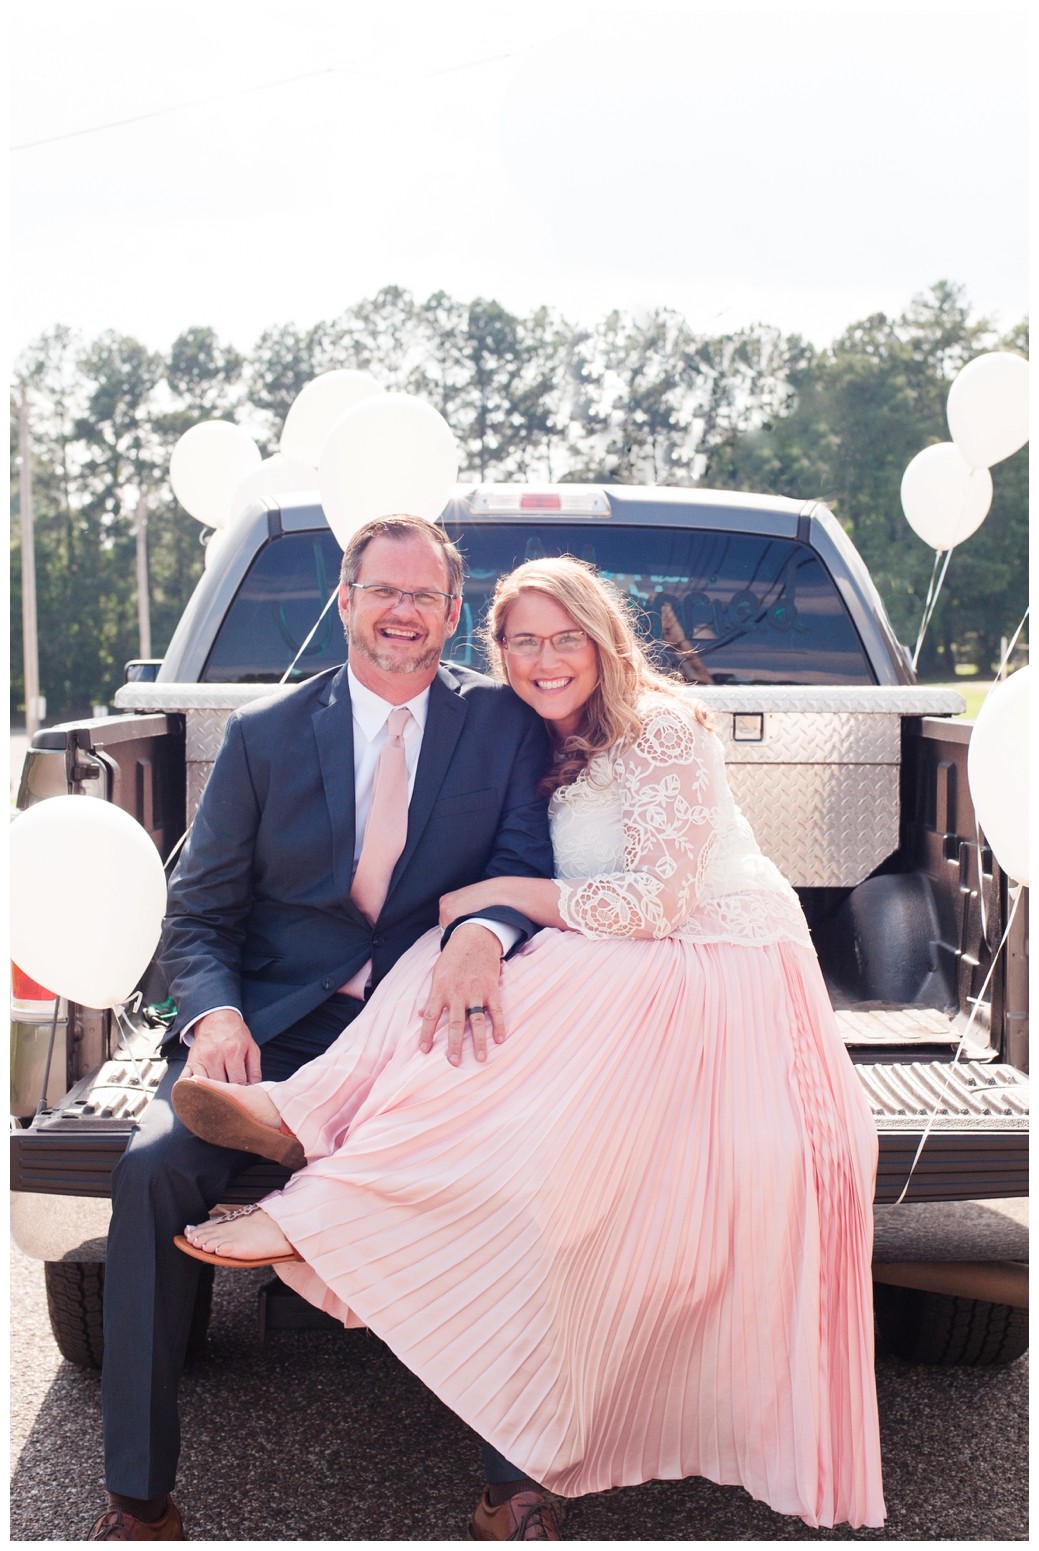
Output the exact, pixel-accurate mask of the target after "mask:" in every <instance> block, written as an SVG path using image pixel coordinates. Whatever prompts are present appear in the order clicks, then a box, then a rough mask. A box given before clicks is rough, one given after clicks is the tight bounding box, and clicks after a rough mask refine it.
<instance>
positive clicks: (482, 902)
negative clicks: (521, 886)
mask: <svg viewBox="0 0 1039 1551" xmlns="http://www.w3.org/2000/svg"><path fill="white" fill-rule="evenodd" d="M508 881H509V880H508V879H507V878H485V879H484V881H483V882H482V883H469V884H467V885H466V887H465V888H464V889H452V891H451V893H450V894H441V896H440V925H441V926H444V927H447V926H450V925H451V922H452V921H457V920H458V919H459V917H460V916H471V915H478V914H479V912H480V911H481V910H488V909H489V908H490V907H491V905H507V904H508V903H509V901H508V900H507V899H506V898H505V893H506V889H505V885H506V883H507V882H508Z"/></svg>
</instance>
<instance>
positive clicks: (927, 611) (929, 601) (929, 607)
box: [913, 549, 952, 673]
mask: <svg viewBox="0 0 1039 1551" xmlns="http://www.w3.org/2000/svg"><path fill="white" fill-rule="evenodd" d="M944 553H945V560H944V562H943V561H942V551H941V550H940V549H936V550H935V552H934V565H933V566H932V567H931V581H930V585H929V586H928V589H927V597H926V599H925V601H924V617H923V619H921V621H920V634H919V635H918V636H917V638H916V646H915V647H914V649H913V672H914V673H915V672H916V665H917V663H918V661H919V660H920V648H921V646H922V645H923V644H924V636H925V634H926V632H927V627H928V625H929V624H930V623H931V615H932V614H933V613H934V606H935V604H936V603H937V602H938V594H939V593H940V592H941V590H942V583H943V582H944V581H945V573H946V571H947V570H948V569H949V561H950V560H951V559H952V550H951V549H947V550H945V552H944ZM939 566H941V568H942V574H941V575H940V576H938V567H939ZM936 576H938V580H937V583H936V582H935V577H936Z"/></svg>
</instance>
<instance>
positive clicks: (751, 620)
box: [11, 485, 1028, 1366]
mask: <svg viewBox="0 0 1039 1551" xmlns="http://www.w3.org/2000/svg"><path fill="white" fill-rule="evenodd" d="M441 520H442V522H443V523H444V525H445V527H446V529H447V530H448V531H449V532H450V534H451V535H452V537H453V538H455V539H456V541H457V542H458V543H459V544H460V546H461V548H462V550H463V552H464V554H465V557H466V568H467V581H466V587H465V600H464V606H463V612H462V618H461V621H460V625H459V629H458V632H457V634H456V636H455V638H454V640H453V641H452V643H451V650H452V656H453V657H454V658H455V659H456V660H458V661H461V662H463V663H467V664H470V665H474V666H477V667H479V666H482V661H481V658H480V653H479V649H478V646H477V645H476V627H477V625H478V623H479V620H480V617H481V614H482V612H483V610H484V607H485V605H486V602H487V599H488V596H489V593H490V591H491V589H492V588H493V585H494V582H495V579H496V578H497V577H498V576H499V575H500V574H501V573H502V572H503V571H505V570H507V569H509V568H511V567H512V566H513V565H515V564H516V563H518V562H519V561H521V560H523V559H526V558H530V557H532V556H537V555H541V554H560V553H570V554H575V555H578V556H582V557H584V558H586V559H588V560H590V561H592V562H594V563H595V564H596V565H597V566H598V567H599V568H600V569H601V570H602V571H603V572H605V573H606V574H608V575H609V576H611V577H612V578H613V579H614V581H616V582H617V583H618V584H619V585H620V586H621V587H622V589H623V590H624V591H625V592H626V593H628V594H630V595H631V596H632V597H633V598H635V599H637V601H638V603H639V605H640V607H641V609H642V612H643V615H644V619H645V623H646V626H647V629H648V630H649V631H650V632H651V634H652V636H653V638H654V640H655V641H656V642H657V643H658V650H659V653H660V657H661V660H662V661H663V662H664V663H665V664H667V665H670V666H671V667H672V668H673V669H675V670H676V671H677V672H678V673H679V674H680V675H681V676H682V677H683V678H685V679H686V680H687V681H688V683H689V686H690V693H692V694H695V695H697V696H698V697H700V699H701V700H702V701H703V703H704V704H705V705H706V707H707V708H708V710H709V712H710V713H711V717H712V722H713V725H714V728H715V730H716V732H717V734H718V736H719V737H720V738H721V739H722V740H723V742H724V745H725V750H726V758H727V764H728V769H729V774H730V779H731V782H732V785H733V788H734V790H735V794H736V799H737V801H738V802H739V803H740V805H741V807H742V808H743V810H744V812H745V813H746V814H747V816H748V818H749V820H750V822H751V824H752V826H753V828H754V831H755V833H756V835H757V837H758V840H759V843H760V844H761V846H762V848H763V850H764V851H765V852H766V853H767V854H768V855H770V856H771V857H772V858H773V860H775V861H776V863H777V864H778V865H779V867H780V868H781V870H782V871H783V872H784V873H785V875H786V876H787V878H788V879H789V880H790V882H791V883H792V884H793V885H794V886H795V888H796V889H797V890H798V893H799V895H800V897H801V900H802V902H803V905H804V907H805V911H806V914H807V917H808V921H809V924H810V926H811V929H812V933H813V937H814V940H815V943H816V947H817V950H818V952H819V955H820V959H821V962H822V965H823V970H824V973H825V975H826V979H827V984H828V986H829V989H830V992H831V997H832V1000H833V1005H834V1008H835V1010H836V1015H837V1019H838V1023H839V1026H840V1029H841V1032H842V1035H843V1037H844V1040H845V1043H846V1047H847V1049H848V1052H849V1055H850V1057H851V1059H852V1061H853V1062H854V1063H855V1064H856V1067H857V1070H858V1073H859V1076H860V1078H861V1080H862V1082H863V1084H864V1086H865V1089H866V1092H867V1094H868V1096H869V1100H870V1103H871V1105H872V1108H873V1112H874V1114H875V1116H876V1120H877V1125H878V1129H879V1133H880V1168H879V1176H878V1181H877V1190H876V1202H877V1207H878V1210H880V1211H882V1210H883V1208H884V1206H885V1204H888V1203H893V1202H897V1201H899V1200H900V1199H903V1200H905V1201H906V1202H945V1203H955V1202H963V1203H967V1202H972V1201H978V1200H985V1199H992V1198H998V1197H1013V1196H1023V1195H1026V1194H1027V1188H1028V1187H1027V1127H1028V1102H1027V1079H1026V1075H1025V1074H1026V1071H1027V1030H1028V1012H1027V961H1026V953H1027V891H1026V892H1025V896H1024V899H1023V901H1022V903H1023V906H1024V908H1020V909H1019V910H1018V911H1017V913H1016V915H1015V917H1014V921H1013V930H1012V932H1011V935H1010V938H1009V940H1008V942H1007V944H1006V945H1005V948H1004V950H1003V951H1002V953H1000V954H999V955H998V958H996V962H995V965H994V968H993V958H994V955H995V953H996V949H997V946H998V944H999V942H1000V938H1001V935H1002V932H1003V928H1004V925H1005V923H1006V921H1007V919H1008V884H1007V880H1006V878H1005V877H1004V876H1002V874H1001V873H1000V870H999V868H998V866H997V865H996V863H995V862H994V859H993V856H992V853H991V851H990V848H989V847H988V846H987V845H986V843H985V841H984V838H983V836H981V835H980V834H979V832H978V829H977V826H976V823H975V818H974V812H973V808H972V805H971V798H970V792H969V789H968V785H967V766H966V756H967V745H968V740H969V737H970V731H971V727H970V724H969V723H966V722H963V721H958V720H955V717H956V715H957V713H959V712H961V711H962V709H963V701H962V698H961V697H960V696H959V695H958V694H956V693H955V692H954V691H950V690H947V689H935V688H928V687H926V686H921V685H918V684H917V683H916V682H915V676H914V674H913V671H912V668H911V666H910V663H909V659H908V655H907V653H906V651H905V649H904V648H903V647H902V646H901V645H900V644H899V642H898V641H897V639H896V637H895V635H894V633H893V631H892V629H891V626H890V623H889V622H888V619H887V616H886V614H885V611H884V608H883V605H882V602H881V600H880V597H879V595H878V593H877V591H876V588H875V587H874V585H873V583H872V581H871V579H870V577H869V575H868V573H867V571H866V568H865V566H864V565H863V562H862V560H861V558H860V557H859V555H858V554H857V552H856V550H855V549H854V547H853V545H852V543H851V542H850V540H849V539H848V537H847V535H846V534H845V533H844V531H843V529H842V528H841V526H840V524H839V523H838V522H837V521H836V519H835V518H834V516H833V515H832V513H831V512H830V511H829V510H828V508H827V507H826V506H825V505H824V504H823V503H821V502H819V501H811V500H809V501H796V500H789V499H783V498H778V497H773V496H755V495H743V494H736V493H733V492H712V491H708V490H696V489H670V488H664V487H659V488H658V487H637V486H621V485H603V486H592V485H559V486H554V487H553V486H548V487H534V486H530V485H502V486H465V487H459V488H458V489H457V490H456V491H455V492H454V493H453V495H452V497H451V499H450V501H449V502H448V505H447V507H446V508H445V510H444V513H443V515H442V518H441ZM339 559H340V552H339V547H338V545H337V543H336V540H335V538H334V537H333V535H332V533H331V532H330V530H329V528H328V525H327V523H326V521H325V517H324V514H323V512H322V510H321V507H320V504H319V502H318V499H317V497H316V496H313V497H311V496H307V495H306V493H303V494H301V495H299V496H298V497H297V496H294V497H291V498H290V497H280V498H278V499H276V500H269V501H259V502H256V503H254V504H253V505H252V506H251V507H250V508H249V509H248V510H247V511H246V512H244V513H243V514H242V515H241V517H240V518H239V519H238V520H237V521H236V522H235V524H234V525H233V526H232V528H231V529H230V530H229V531H228V532H227V533H226V534H225V535H224V536H222V539H221V543H220V546H219V549H218V550H215V551H214V554H213V557H212V563H211V564H209V565H208V566H207V568H206V570H205V573H204V575H203V576H202V578H201V580H200V582H199V583H198V586H197V588H196V589H195V592H194V594H193V596H192V597H191V599H190V601H189V603H188V605H187V607H186V609H185V612H184V615H183V618H182V620H181V621H180V623H179V625H178V627H177V629H176V631H175V633H174V636H173V639H172V641H171V643H170V647H169V650H168V652H167V653H166V656H165V658H164V659H163V660H162V661H161V662H143V661H142V662H135V663H131V664H128V665H127V675H126V677H127V682H126V683H125V684H124V685H123V686H122V687H121V688H120V689H119V690H118V692H117V694H116V706H117V714H114V715H111V716H108V717H104V718H99V719H95V720H91V721H82V722H70V723H67V724H65V725H62V726H55V727H49V728H46V729H44V730H42V731H40V732H38V733H37V734H36V736H35V737H34V739H33V742H32V746H31V748H30V750H29V752H28V754H27V756H26V760H25V766H24V771H23V774H22V779H21V785H20V790H19V795H18V806H19V807H20V808H25V807H27V806H29V805H30V804H32V803H36V802H39V801H42V800H45V799H47V798H48V797H51V796H55V795H59V794H64V793H79V794H82V795H83V796H84V797H85V798H88V799H89V798H94V799H95V800H101V801H106V802H113V803H116V804H118V806H120V807H121V808H124V809H125V810H126V811H127V812H128V813H130V814H132V815H133V817H134V818H136V819H137V820H138V821H139V822H140V823H141V824H142V825H143V826H144V827H145V829H146V830H147V831H148V833H149V834H150V835H151V837H152V838H153V840H154V842H155V845H156V847H157V848H158V850H159V852H160V854H161V856H162V857H163V859H164V861H167V862H168V864H169V865H170V866H172V865H173V861H174V859H175V856H176V854H177V851H178V849H179V845H180V843H181V841H182V838H183V836H184V834H185V832H186V830H187V827H188V825H189V824H190V822H191V818H192V815H193V813H194V811H195V808H196V806H197V803H198V799H199V796H200V794H201V791H202V789H203V786H204V784H205V781H206V778H207V775H208V772H209V769H210V766H211V764H212V760H213V758H214V756H215V754H216V752H217V749H218V747H219V744H220V741H221V737H222V734H223V729H224V724H225V722H226V720H227V717H228V715H229V714H230V712H231V711H232V709H234V708H235V707H236V706H239V705H241V704H242V703H243V702H245V701H246V700H248V699H251V698H253V697H255V696H258V695H269V694H272V693H284V692H285V688H279V686H285V687H288V686H291V684H292V683H294V682H297V681H299V680H300V679H302V678H305V677H306V676H308V675H310V674H313V673H315V672H318V671H320V670H322V669H324V668H327V667H330V666H332V665H333V664H338V663H340V662H342V660H343V658H344V655H345V646H344V641H343V636H342V631H341V628H340V625H339V620H338V616H337V614H336V612H335V609H334V607H328V608H327V609H326V604H329V603H330V601H331V600H332V598H333V596H334V593H335V588H336V583H337V579H338V570H339ZM70 861H73V866H72V867H71V868H70V879H69V883H70V887H76V888H78V889H79V890H80V891H81V894H82V900H83V909H84V910H89V909H90V908H91V905H90V879H89V878H78V877H76V875H75V869H74V859H70ZM990 970H992V973H991V974H990V973H989V971H990ZM13 990H14V1000H13V1006H12V1020H13V1037H12V1062H11V1076H12V1105H11V1113H12V1136H11V1147H12V1152H11V1184H12V1189H13V1198H12V1199H13V1208H12V1222H13V1234H14V1238H15V1242H16V1243H17V1244H18V1245H19V1247H20V1248H21V1249H22V1250H23V1251H24V1252H26V1253H28V1254H30V1255H33V1256H36V1257H37V1258H40V1259H42V1260H43V1261H45V1262H46V1286H47V1296H48V1305H49V1311H50V1317H51V1325H52V1329H53V1331H54V1335H55V1338H56V1340H57V1343H58V1345H59V1347H60V1349H61V1351H62V1353H63V1354H64V1355H65V1356H66V1357H67V1358H69V1359H70V1360H71V1361H73V1362H75V1363H78V1364H80V1365H83V1366H97V1365H98V1364H99V1362H100V1358H101V1353H102V1332H101V1309H102V1300H103V1292H104V1257H105V1240H106V1233H107V1224H108V1218H109V1210H110V1209H109V1202H108V1196H109V1186H110V1175H111V1170H112V1168H113V1165H114V1164H115V1163H116V1161H117V1160H118V1158H119V1156H120V1154H121V1152H122V1150H123V1148H124V1147H125V1145H126V1141H127V1137H128V1136H129V1135H130V1134H131V1133H132V1131H133V1130H134V1128H135V1127H136V1126H137V1124H138V1122H139V1119H140V1117H141V1114H142V1112H143V1110H144V1107H145V1106H146V1105H147V1103H148V1102H149V1099H150V1097H151V1094H152V1092H153V1090H154V1088H155V1086H156V1085H157V1083H158V1081H159V1078H160V1076H161V1072H162V1063H161V1060H160V1058H159V1056H158V1053H157V1052H158V1046H159V1042H160V1038H161V1034H162V1030H163V1028H164V1020H165V1022H168V1020H169V1014H170V1009H169V1006H168V1004H167V997H168V992H167V988H166V986H165V984H164V982H163V981H162V978H161V974H160V972H159V971H158V970H157V969H156V968H155V966H152V967H151V968H150V969H149V970H148V971H147V972H146V974H145V976H144V977H143V980H142V983H141V986H140V993H141V996H140V1006H139V1008H138V1010H137V1012H136V1013H135V1015H134V1016H133V1018H132V1020H131V1021H130V1022H129V1024H128V1021H127V1020H126V1019H125V1018H124V1019H123V1020H122V1022H120V1020H119V1019H117V1018H116V1016H115V1015H114V1014H113V1013H112V1012H109V1011H100V1012H99V1011H96V1010H93V1009H91V1008H87V1007H81V1006H77V1005H74V1004H73V1005H69V1004H67V1003H66V1002H65V1001H63V1000H61V999H60V998H56V997H55V996H53V995H52V994H51V993H50V992H48V991H47V989H46V988H45V987H39V986H35V985H33V984H32V983H31V982H27V981H26V980H25V977H24V976H22V975H21V974H20V972H19V971H17V969H16V970H15V972H14V977H13ZM982 992H984V994H982ZM922 1138H924V1144H923V1147H922V1149H920V1143H921V1139H922ZM918 1150H919V1156H917V1154H918ZM284 1177H285V1176H284V1174H283V1172H282V1171H280V1170H278V1169H277V1168H276V1167H275V1166H274V1165H272V1164H265V1163H264V1164H261V1163H257V1164H256V1165H255V1166H254V1167H251V1168H250V1169H248V1170H247V1171H246V1172H245V1173H243V1174H242V1175H241V1176H239V1178H238V1180H237V1181H236V1183H235V1185H234V1186H233V1187H232V1191H231V1193H230V1194H229V1195H228V1201H229V1202H234V1203H240V1202H244V1201H249V1200H254V1199H257V1198H258V1197H259V1196H260V1195H261V1194H263V1193H264V1192H265V1191H266V1190H269V1189H271V1188H273V1187H274V1186H276V1185H277V1184H279V1183H281V1181H282V1180H283V1179H284ZM874 1270H875V1284H876V1307H877V1318H878V1334H879V1337H880V1341H881V1343H882V1345H883V1346H886V1347H887V1349H889V1350H891V1351H894V1352H896V1353H898V1354H900V1355H902V1356H904V1357H907V1358H909V1359H913V1360H919V1361H941V1362H973V1363H991V1362H1005V1361H1009V1360H1010V1359H1011V1358H1014V1357H1017V1356H1019V1355H1020V1354H1021V1353H1022V1352H1023V1351H1024V1350H1025V1349H1026V1347H1027V1293H1026V1291H1025V1279H1026V1270H1025V1268H1024V1267H1023V1266H1022V1265H1021V1264H1020V1263H1019V1262H1017V1261H1013V1262H1009V1261H1008V1262H1005V1263H1000V1262H999V1261H998V1260H997V1261H996V1262H989V1261H986V1262H983V1263H976V1261H975V1260H974V1259H973V1258H972V1257H970V1256H969V1255H968V1256H966V1257H964V1256H963V1255H961V1254H958V1252H957V1250H956V1248H955V1246H950V1247H949V1248H948V1249H947V1251H946V1252H945V1253H939V1255H938V1256H937V1257H936V1259H935V1261H934V1262H933V1263H920V1264H918V1265H916V1266H913V1265H909V1266H907V1265H904V1264H897V1265H891V1264H885V1263H883V1262H882V1261H880V1260H877V1261H876V1262H875V1267H874ZM207 1274H208V1276H209V1277H210V1282H209V1283H207V1282H206V1280H205V1276H204V1277H203V1282H202V1285H201V1288H200V1292H199V1302H198V1306H197V1308H196V1323H195V1335H196V1344H197V1343H198V1342H201V1341H202V1340H203V1338H204V1331H205V1324H206V1319H207V1313H208V1302H207V1299H208V1296H209V1294H210V1292H211V1276H212V1273H211V1272H209V1273H207ZM294 1301H295V1305H296V1306H295V1307H293V1303H294ZM261 1309H262V1311H263V1312H264V1315H265V1317H266V1319H267V1321H268V1323H269V1324H271V1325H277V1324H281V1325H286V1326H294V1325H295V1326H300V1325H305V1324H307V1323H308V1321H309V1319H310V1317H311V1314H310V1311H309V1310H308V1309H305V1306H303V1305H302V1304H299V1303H298V1300H294V1295H290V1294H288V1292H287V1289H284V1288H283V1284H281V1283H277V1282H275V1283H272V1285H271V1288H270V1289H269V1290H268V1291H267V1292H265V1294H264V1295H262V1296H261ZM313 1317H314V1318H315V1319H320V1320H325V1319H326V1318H327V1317H326V1316H317V1315H315V1316H313Z"/></svg>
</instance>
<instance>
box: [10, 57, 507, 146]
mask: <svg viewBox="0 0 1039 1551" xmlns="http://www.w3.org/2000/svg"><path fill="white" fill-rule="evenodd" d="M523 52H525V51H523ZM514 57H515V55H514V53H513V52H512V51H510V52H507V53H505V54H491V55H488V56H486V57H485V58H482V59H464V60H460V61H459V62H458V63H457V64H451V65H442V66H441V67H440V68H439V69H436V70H427V71H424V72H423V74H422V79H431V78H432V77H433V76H437V75H452V74H454V73H455V72H456V71H459V70H472V69H475V68H477V67H478V66H480V65H493V64H498V63H499V62H500V61H501V60H505V59H512V58H514ZM344 71H349V73H350V74H352V75H358V76H365V77H367V78H368V79H371V80H375V79H377V78H378V77H377V73H376V72H373V71H362V70H357V69H356V68H354V67H351V66H347V65H326V66H325V68H324V69H323V70H308V71H307V72H306V73H305V74H303V75H286V76H282V77H281V78H280V79H279V80H277V81H262V82H261V83H260V84H259V85H257V86H240V87H239V88H238V89H237V91H233V92H226V91H223V92H215V93H214V94H213V95H212V96H211V97H196V98H194V99H193V100H192V101H190V102H175V103H171V104H170V105H169V106H168V107H165V108H154V109H153V110H152V111H151V112H150V113H135V114H134V115H133V116H132V117H130V118H117V119H110V120H109V121H108V122H107V123H105V124H90V125H88V127H87V128H85V129H69V130H66V131H65V132H64V133H63V134H60V135H47V136H45V137H44V138H43V139H42V140H24V141H22V143H21V144H20V145H13V146H12V147H11V150H12V152H14V151H33V150H35V149H36V148H37V147H38V146H41V145H55V144H56V143H57V142H58V141H59V140H79V139H81V138H82V137H83V136H84V135H99V134H102V133H103V132H104V131H105V130H107V129H123V128H125V126H126V125H127V124H141V123H143V122H144V121H145V120H146V119H153V118H165V117H167V116H168V115H169V114H171V113H184V112H186V111H187V110H188V109H189V108H204V107H206V106H207V104H209V103H211V102H226V101H227V100H228V99H229V98H231V97H244V96H247V95H249V94H250V93H252V92H267V91H273V90H275V88H276V87H279V86H292V85H294V84H295V83H296V82H297V81H313V80H314V79H315V78H316V77H318V76H322V75H337V74H341V73H343V72H344Z"/></svg>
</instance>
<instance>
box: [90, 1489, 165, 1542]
mask: <svg viewBox="0 0 1039 1551" xmlns="http://www.w3.org/2000/svg"><path fill="white" fill-rule="evenodd" d="M90 1539H91V1540H183V1539H184V1521H183V1519H182V1518H181V1516H180V1509H179V1508H178V1507H177V1505H176V1503H175V1502H174V1501H173V1498H172V1497H167V1499H166V1509H165V1512H164V1513H163V1514H162V1515H161V1517H159V1518H157V1519H154V1520H151V1521H148V1520H146V1519H135V1518H134V1516H133V1514H132V1513H127V1512H126V1511H125V1510H124V1509H122V1508H109V1509H108V1511H107V1512H106V1513H103V1514H102V1515H101V1517H100V1518H99V1519H98V1521H97V1523H96V1524H95V1525H94V1527H93V1529H92V1530H91V1531H90Z"/></svg>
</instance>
